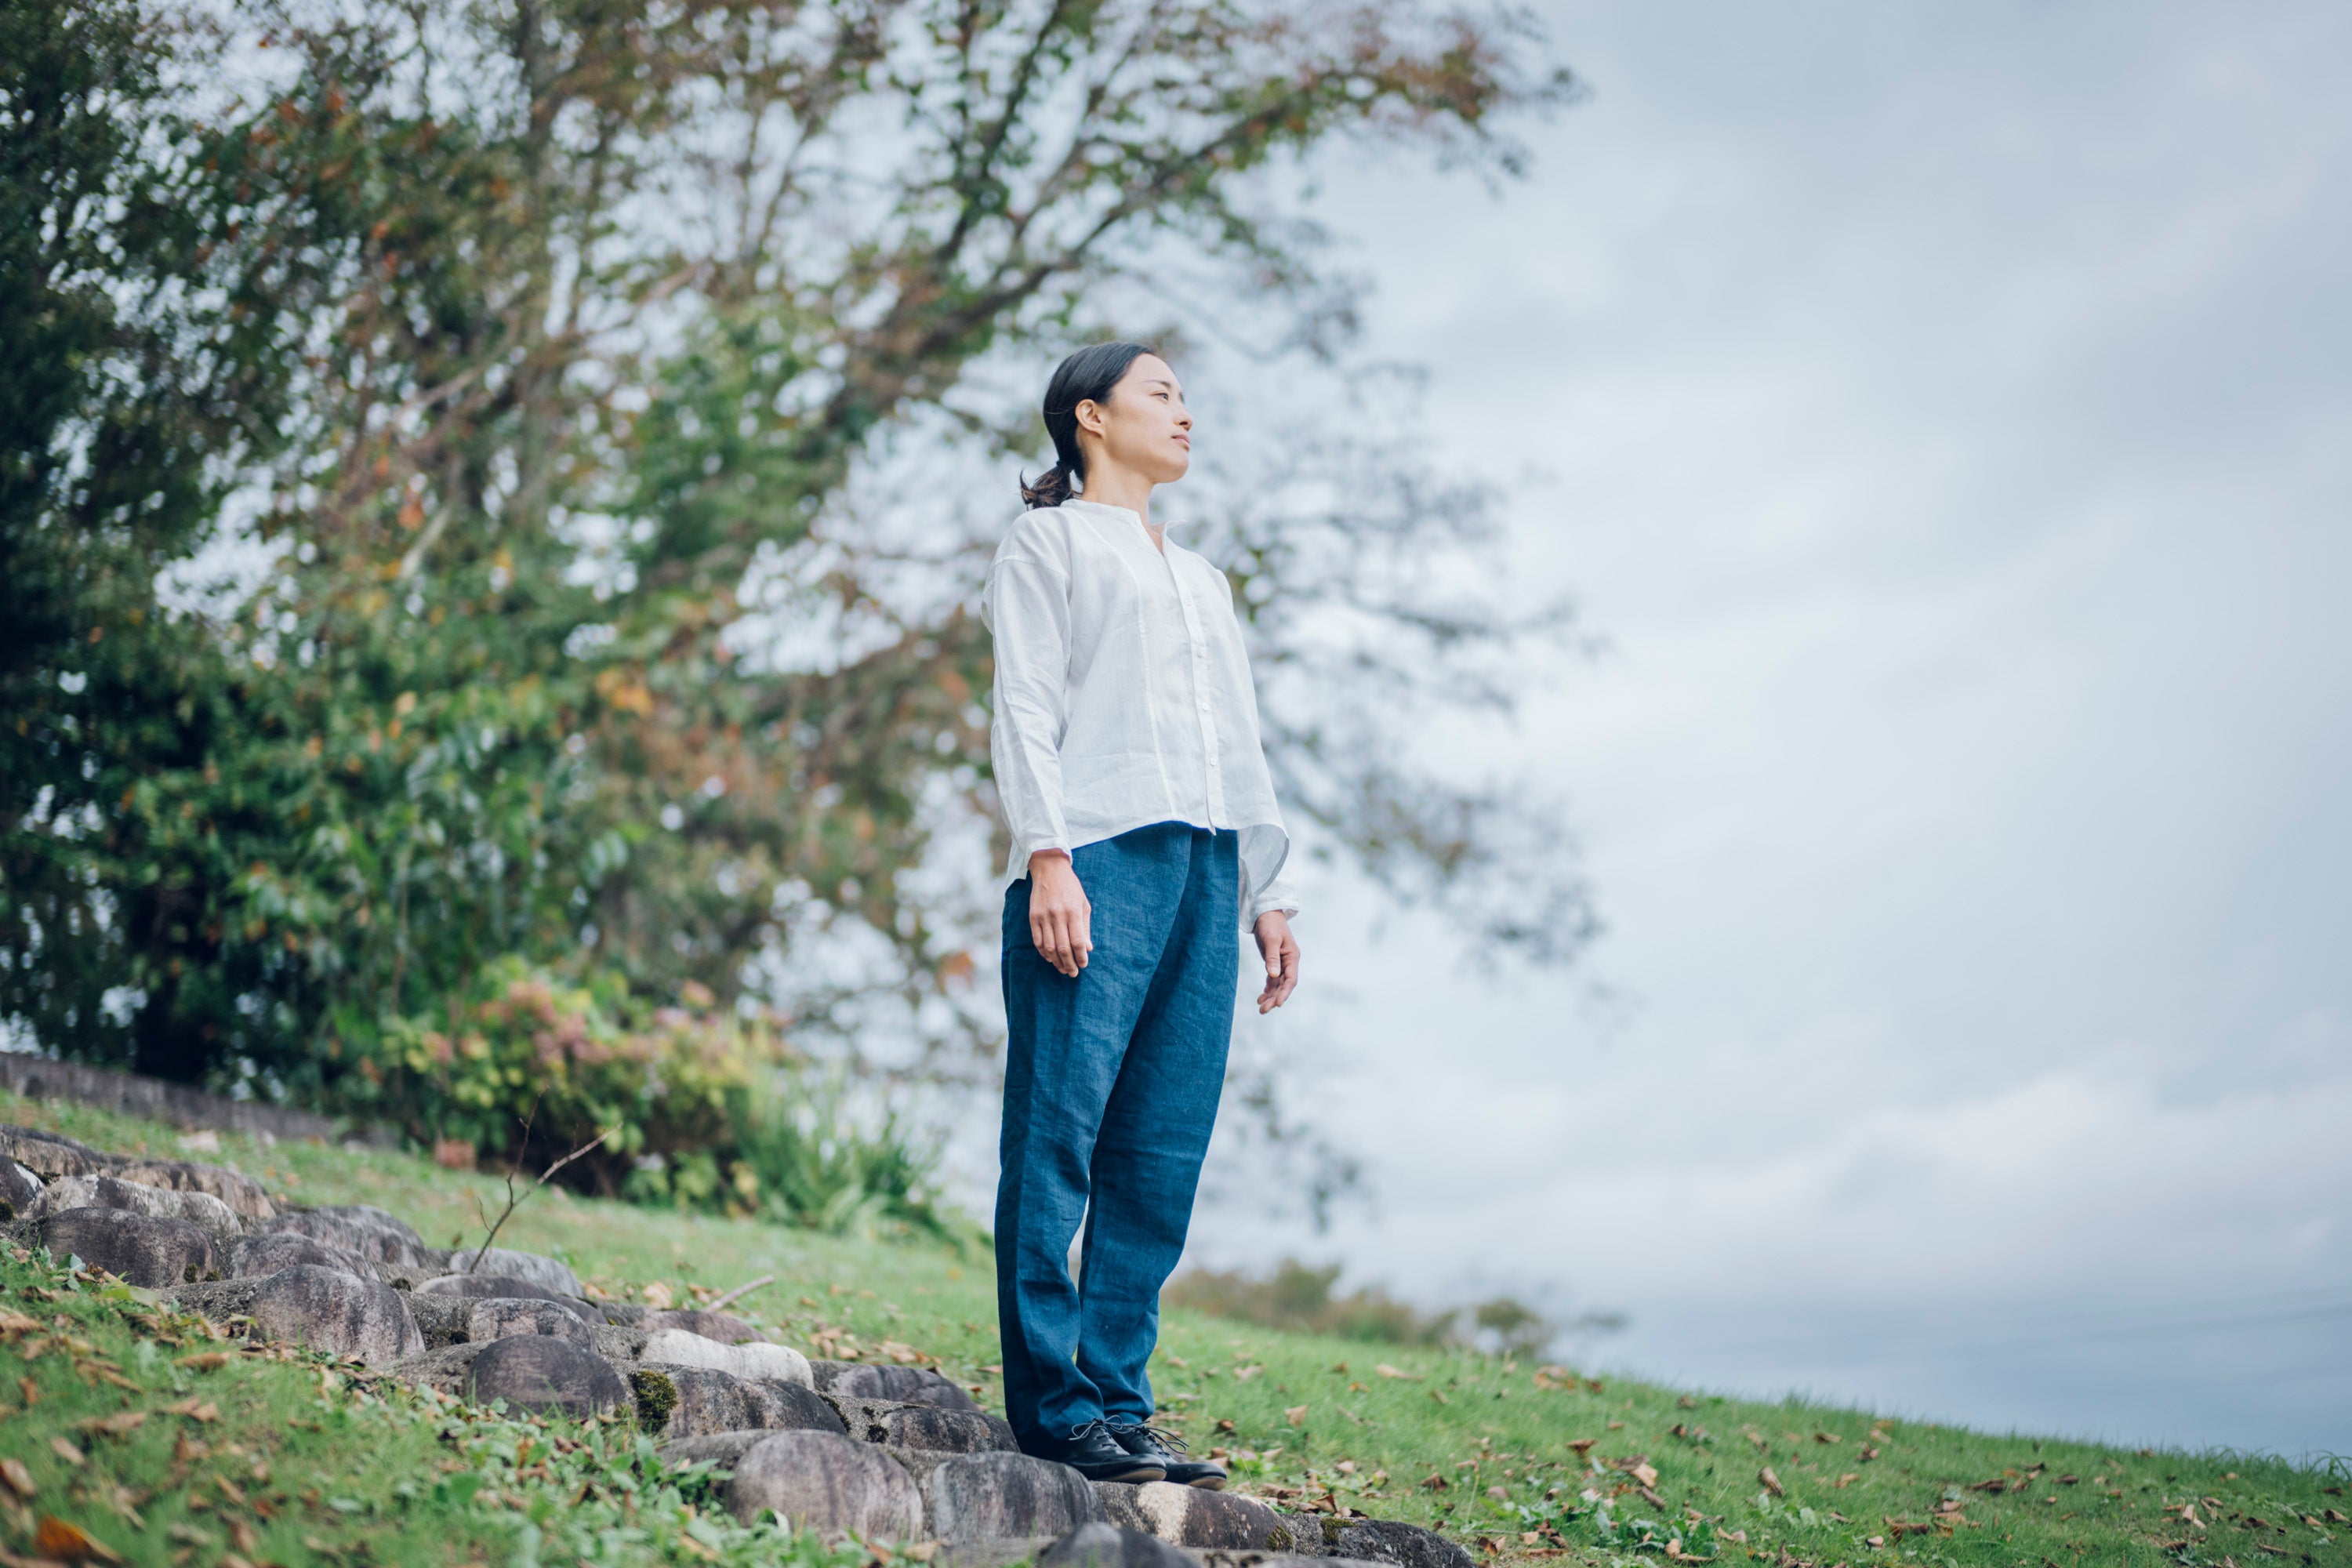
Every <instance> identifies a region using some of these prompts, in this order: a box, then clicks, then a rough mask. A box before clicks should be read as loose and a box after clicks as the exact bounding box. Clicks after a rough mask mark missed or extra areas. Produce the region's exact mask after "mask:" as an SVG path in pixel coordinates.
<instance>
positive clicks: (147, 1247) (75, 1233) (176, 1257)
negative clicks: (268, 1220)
mask: <svg viewBox="0 0 2352 1568" xmlns="http://www.w3.org/2000/svg"><path fill="white" fill-rule="evenodd" d="M34 1234H35V1235H37V1237H39V1238H40V1242H41V1245H42V1246H44V1247H47V1248H48V1249H49V1253H50V1255H51V1256H52V1257H54V1258H58V1260H59V1261H61V1262H62V1261H63V1260H64V1259H65V1258H68V1257H75V1258H80V1259H81V1260H82V1261H83V1262H84V1263H87V1264H90V1265H92V1266H93V1267H96V1268H103V1269H105V1270H106V1271H107V1272H108V1273H109V1274H111V1275H113V1276H115V1277H116V1278H117V1279H121V1280H124V1281H125V1282H127V1283H129V1284H132V1285H140V1286H144V1287H146V1288H147V1289H163V1288H164V1287H166V1286H171V1285H179V1284H185V1283H190V1282H193V1281H195V1280H200V1279H219V1278H220V1255H219V1253H218V1252H217V1251H215V1248H214V1247H213V1238H212V1237H211V1236H210V1235H209V1234H208V1233H206V1232H205V1231H204V1230H202V1229H200V1228H199V1227H197V1226H193V1225H190V1224H189V1223H188V1222H187V1221H185V1220H184V1219H157V1218H155V1217H153V1216H152V1215H143V1214H136V1213H133V1212H132V1211H131V1210H129V1209H110V1208H86V1209H67V1210H65V1211H64V1212H63V1213H61V1214H53V1215H48V1216H47V1217H46V1218H44V1219H42V1220H40V1221H38V1222H37V1224H36V1226H34Z"/></svg>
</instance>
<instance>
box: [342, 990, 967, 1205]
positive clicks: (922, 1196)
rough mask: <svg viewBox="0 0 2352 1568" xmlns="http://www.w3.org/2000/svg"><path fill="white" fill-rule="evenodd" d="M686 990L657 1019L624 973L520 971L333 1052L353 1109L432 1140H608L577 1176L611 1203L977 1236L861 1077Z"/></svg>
mask: <svg viewBox="0 0 2352 1568" xmlns="http://www.w3.org/2000/svg"><path fill="white" fill-rule="evenodd" d="M682 990H683V997H682V1005H667V1006H656V1005H648V1004H647V1003H646V1002H645V1001H644V1000H643V999H642V998H640V997H637V996H635V995H634V994H632V993H631V992H630V990H629V988H628V985H627V984H626V983H625V980H624V979H623V978H622V977H621V976H620V975H618V974H615V973H609V972H606V973H597V974H593V975H591V976H589V977H587V978H585V979H573V978H571V977H568V976H565V975H562V974H560V973H555V972H553V971H551V970H549V969H546V968H544V967H541V966H535V965H532V964H530V963H525V962H524V961H522V960H521V959H519V958H513V957H509V958H502V959H498V960H495V961H493V962H492V963H488V964H487V965H485V966H484V967H483V969H482V970H481V971H480V973H479V975H478V979H477V982H476V984H475V985H474V987H473V988H472V990H471V991H469V992H468V993H467V994H464V995H462V996H461V997H459V998H457V1000H455V1001H453V1002H452V1003H451V1004H450V1005H448V1006H446V1007H445V1008H443V1009H441V1010H440V1011H439V1012H437V1013H436V1014H435V1015H431V1016H426V1017H423V1018H402V1019H397V1020H394V1022H393V1023H392V1024H390V1025H389V1026H386V1027H384V1028H383V1029H381V1030H373V1031H356V1030H355V1031H353V1032H352V1033H351V1034H348V1035H341V1036H338V1037H335V1038H334V1039H332V1040H331V1043H330V1046H329V1054H330V1055H331V1057H332V1058H335V1059H336V1060H337V1061H338V1062H340V1063H341V1064H342V1065H344V1066H345V1067H347V1068H349V1070H347V1071H344V1072H341V1074H339V1076H338V1078H337V1079H336V1082H337V1085H338V1089H339V1091H340V1098H341V1101H342V1102H343V1108H344V1109H346V1110H351V1111H352V1112H353V1113H355V1114H358V1115H362V1116H365V1117H371V1118H373V1119H375V1120H379V1121H389V1122H391V1123H392V1124H394V1125H395V1126H397V1127H398V1128H399V1129H400V1130H401V1131H404V1133H406V1134H407V1135H408V1137H409V1138H411V1139H412V1140H414V1141H415V1142H417V1143H419V1144H427V1145H432V1146H435V1147H436V1148H441V1147H445V1146H446V1145H448V1144H450V1143H453V1142H457V1143H464V1144H467V1145H470V1146H471V1147H472V1148H473V1149H474V1150H475V1151H476V1153H477V1157H478V1158H487V1159H488V1160H489V1161H491V1162H494V1163H515V1164H519V1165H526V1166H530V1167H532V1168H534V1169H541V1168H544V1167H545V1166H546V1165H548V1164H551V1163H554V1162H555V1161H556V1160H558V1159H560V1158H562V1156H564V1155H566V1154H569V1153H571V1152H572V1151H573V1150H576V1149H579V1148H581V1147H582V1146H583V1145H585V1144H589V1143H592V1142H595V1141H596V1140H597V1139H598V1138H599V1137H600V1136H601V1137H602V1139H603V1142H601V1143H597V1144H596V1147H595V1148H594V1149H593V1150H592V1151H591V1152H589V1153H587V1154H586V1155H584V1156H583V1157H581V1158H580V1159H578V1160H577V1161H575V1162H573V1163H571V1164H569V1165H567V1166H566V1167H565V1168H564V1170H563V1172H562V1175H561V1177H560V1179H562V1180H563V1181H565V1182H566V1183H568V1184H572V1185H573V1186H576V1187H579V1188H581V1189H583V1190H584V1191H588V1192H592V1193H595V1194H599V1195H602V1196H620V1197H625V1198H628V1199H630V1200H632V1201H634V1202H637V1203H644V1204H653V1205H665V1206H667V1205H676V1206H677V1207H678V1208H681V1209H688V1210H693V1211H698V1212H702V1213H709V1214H726V1215H751V1214H757V1215H764V1216H765V1217H767V1218H770V1219H772V1220H775V1221H777V1222H779V1223H783V1224H792V1225H803V1226H814V1227H816V1228H821V1229H824V1230H827V1231H832V1232H835V1233H850V1232H856V1233H860V1234H875V1233H877V1232H882V1231H887V1230H890V1229H893V1228H896V1229H899V1230H909V1229H911V1230H920V1231H924V1232H927V1233H929V1234H932V1235H936V1236H940V1237H945V1238H950V1239H962V1238H963V1237H965V1236H966V1235H968V1234H969V1232H970V1230H971V1226H970V1223H969V1222H968V1221H963V1220H961V1219H960V1217H958V1216H956V1215H953V1214H952V1213H950V1211H948V1210H946V1209H944V1208H943V1207H942V1206H941V1205H940V1203H939V1201H938V1199H937V1198H936V1196H935V1195H934V1194H933V1193H932V1191H931V1184H932V1177H933V1173H934V1171H935V1168H936V1166H937V1163H938V1150H937V1148H936V1147H935V1146H933V1145H929V1144H925V1143H923V1142H920V1141H919V1139H918V1138H917V1137H916V1136H915V1135H914V1134H913V1133H912V1132H911V1131H909V1130H908V1128H906V1127H905V1126H903V1125H902V1124H901V1123H900V1122H899V1121H898V1118H897V1117H896V1116H892V1115H885V1116H884V1117H882V1119H881V1120H880V1121H879V1123H878V1125H875V1126H872V1127H867V1126H864V1125H861V1124H860V1122H859V1121H858V1119H857V1118H856V1117H855V1116H854V1115H853V1114H851V1110H850V1107H849V1105H848V1103H847V1100H848V1096H847V1094H846V1092H845V1084H844V1082H843V1080H842V1079H839V1078H838V1077H826V1076H823V1075H821V1074H820V1073H818V1071H817V1070H816V1069H815V1068H814V1066H813V1065H812V1064H810V1063H808V1062H807V1061H805V1060H803V1058H800V1057H799V1056H798V1055H797V1054H796V1053H794V1052H793V1050H792V1049H791V1047H789V1046H787V1045H785V1044H784V1043H783V1042H782V1039H781V1037H779V1035H778V1032H777V1026H776V1021H775V1020H773V1019H772V1018H767V1017H751V1018H745V1017H742V1016H739V1015H737V1014H735V1013H733V1012H731V1011H729V1010H726V1009H722V1008H719V1006H717V1005H716V999H715V998H714V997H713V996H712V995H711V994H710V993H709V991H707V990H705V989H704V988H703V987H701V986H700V985H698V984H694V983H692V982H688V984H686V985H685V986H684V987H683V988H682Z"/></svg>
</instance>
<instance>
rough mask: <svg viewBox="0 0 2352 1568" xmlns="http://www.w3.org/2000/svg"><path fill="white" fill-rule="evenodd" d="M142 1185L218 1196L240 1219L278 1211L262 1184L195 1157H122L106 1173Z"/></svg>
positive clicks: (242, 1174)
mask: <svg viewBox="0 0 2352 1568" xmlns="http://www.w3.org/2000/svg"><path fill="white" fill-rule="evenodd" d="M109 1174H110V1175H113V1176H118V1177H120V1178H121V1179H122V1180H123V1181H126V1182H133V1183H136V1184H139V1185H141V1186H142V1187H161V1188H164V1189H166V1190H168V1191H171V1192H175V1193H202V1194H205V1196H206V1197H210V1198H218V1199H219V1200H220V1201H221V1202H222V1203H224V1204H226V1205H228V1209H229V1212H230V1213H231V1214H234V1215H236V1217H237V1218H238V1219H240V1220H268V1219H270V1218H272V1217H274V1216H275V1215H277V1213H278V1206H277V1205H275V1204H273V1203H271V1202H270V1201H269V1194H268V1193H267V1192H265V1191H263V1190H262V1186H261V1184H260V1183H259V1182H257V1181H255V1180H254V1179H253V1178H252V1177H251V1176H248V1175H247V1174H246V1173H244V1172H242V1171H232V1170H230V1169H229V1168H228V1167H227V1166H226V1165H206V1164H202V1163H198V1162H196V1161H194V1160H125V1161H124V1162H122V1163H121V1164H120V1165H117V1166H115V1167H114V1169H113V1170H112V1171H111V1172H110V1173H109Z"/></svg>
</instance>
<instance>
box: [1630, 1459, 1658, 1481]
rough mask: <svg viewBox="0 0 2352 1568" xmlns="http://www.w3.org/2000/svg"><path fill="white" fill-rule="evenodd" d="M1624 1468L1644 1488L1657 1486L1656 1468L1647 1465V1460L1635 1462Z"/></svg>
mask: <svg viewBox="0 0 2352 1568" xmlns="http://www.w3.org/2000/svg"><path fill="white" fill-rule="evenodd" d="M1625 1468H1626V1472H1627V1473H1628V1474H1630V1475H1631V1476H1632V1477H1633V1479H1635V1480H1637V1481H1639V1482H1641V1483H1642V1484H1643V1486H1645V1487H1654V1486H1656V1485H1657V1484H1658V1470H1657V1467H1656V1466H1654V1465H1653V1464H1651V1463H1649V1462H1648V1461H1647V1460H1639V1461H1636V1462H1635V1463H1633V1464H1631V1465H1628V1466H1626V1467H1625Z"/></svg>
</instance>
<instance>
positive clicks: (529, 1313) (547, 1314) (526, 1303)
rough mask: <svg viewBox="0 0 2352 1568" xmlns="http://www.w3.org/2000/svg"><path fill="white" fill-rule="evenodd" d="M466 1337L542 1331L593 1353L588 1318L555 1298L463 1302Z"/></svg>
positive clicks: (498, 1337)
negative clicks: (544, 1299)
mask: <svg viewBox="0 0 2352 1568" xmlns="http://www.w3.org/2000/svg"><path fill="white" fill-rule="evenodd" d="M417 1300H423V1301H431V1302H433V1303H434V1304H435V1305H436V1306H437V1305H439V1304H440V1303H442V1302H444V1301H447V1300H463V1299H462V1298H451V1297H446V1296H420V1297H418V1298H417ZM465 1323H466V1338H467V1339H469V1340H474V1341H488V1340H502V1339H505V1338H506V1337H507V1336H508V1335H509V1334H545V1335H547V1336H549V1337H550V1338H551V1339H558V1340H570V1341H571V1342H572V1343H573V1344H575V1345H578V1346H579V1347H580V1348H581V1349H582V1350H584V1351H586V1352H589V1353H590V1354H591V1355H593V1354H594V1353H595V1351H596V1331H595V1329H594V1327H593V1325H592V1324H590V1323H589V1321H587V1320H586V1319H585V1318H583V1317H582V1316H581V1315H580V1314H579V1313H577V1312H575V1311H573V1310H572V1309H571V1308H569V1307H567V1306H565V1305H563V1304H562V1303H561V1302H558V1301H532V1300H516V1299H515V1298H513V1297H511V1296H493V1297H491V1298H489V1299H488V1300H480V1301H468V1302H467V1303H466V1320H465Z"/></svg>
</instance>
